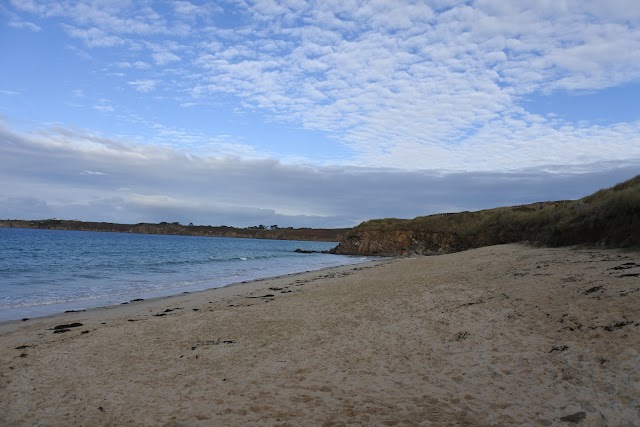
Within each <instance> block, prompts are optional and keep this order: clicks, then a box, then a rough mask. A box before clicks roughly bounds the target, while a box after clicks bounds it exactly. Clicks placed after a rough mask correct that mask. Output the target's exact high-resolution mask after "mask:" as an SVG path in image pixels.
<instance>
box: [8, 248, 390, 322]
mask: <svg viewBox="0 0 640 427" xmlns="http://www.w3.org/2000/svg"><path fill="white" fill-rule="evenodd" d="M340 256H341V255H340ZM353 258H358V259H361V260H362V259H368V260H365V261H359V262H353V263H347V264H343V265H338V266H327V267H322V268H319V269H312V270H305V271H299V272H292V273H284V274H277V275H275V276H266V277H262V278H255V279H246V280H241V281H238V282H231V283H226V284H222V285H219V286H214V287H209V288H205V289H196V290H188V291H184V292H180V289H179V288H173V289H171V290H167V289H153V290H152V289H149V290H146V291H140V292H135V293H134V292H131V294H130V298H131V299H129V300H127V299H126V298H123V299H122V300H121V302H116V301H115V299H116V297H115V296H103V297H101V298H99V300H98V301H100V302H97V303H92V301H93V300H91V299H85V300H77V301H67V302H58V303H54V304H45V305H36V306H25V307H12V308H7V309H0V314H2V316H0V325H2V324H3V323H6V322H15V321H29V320H33V319H39V318H44V317H51V316H56V315H61V314H65V313H79V312H86V311H90V310H96V309H105V308H108V307H115V306H120V305H128V304H131V303H139V302H142V301H151V300H155V299H162V298H171V297H176V296H181V295H185V294H193V293H198V292H206V291H211V290H215V289H221V288H224V287H227V286H235V285H241V284H248V283H252V282H254V281H263V280H269V279H277V278H281V277H286V276H290V275H295V274H303V273H310V272H314V271H323V270H325V269H331V268H340V267H343V266H344V267H348V266H351V265H360V264H365V263H369V262H375V261H376V260H381V259H382V258H380V257H372V256H364V255H356V256H353ZM189 289H191V288H189ZM166 292H178V293H168V294H165V295H162V294H164V293H166ZM158 294H159V295H158ZM148 295H150V296H148ZM108 299H111V300H114V301H112V302H102V301H103V300H108ZM96 304H97V305H96ZM3 310H6V311H7V312H15V313H16V314H14V315H12V316H15V317H14V318H12V319H5V320H3V317H4V314H3V313H1V312H2V311H3ZM38 312H42V313H44V314H39V313H38Z"/></svg>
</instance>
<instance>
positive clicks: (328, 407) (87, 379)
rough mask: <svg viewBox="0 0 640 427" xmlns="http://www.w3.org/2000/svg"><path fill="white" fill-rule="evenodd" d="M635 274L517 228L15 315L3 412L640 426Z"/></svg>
mask: <svg viewBox="0 0 640 427" xmlns="http://www.w3.org/2000/svg"><path fill="white" fill-rule="evenodd" d="M638 277H640V254H639V253H634V252H623V251H620V250H610V249H582V248H533V247H529V246H524V245H519V244H510V245H499V246H491V247H485V248H480V249H474V250H469V251H465V252H459V253H454V254H448V255H442V256H437V257H408V258H392V259H383V260H378V261H373V262H370V263H365V264H359V265H349V266H341V267H333V268H329V269H325V270H322V271H312V272H305V273H297V274H295V275H286V276H281V277H278V278H270V279H264V280H260V281H254V282H249V283H240V284H234V285H230V286H226V287H223V288H216V289H212V290H209V291H202V292H197V293H195V292H194V293H190V294H183V295H178V296H174V297H166V298H159V299H154V300H145V301H141V302H136V303H131V304H127V305H118V306H111V308H103V309H93V310H91V311H89V310H88V311H86V312H80V313H62V314H59V315H55V316H51V317H47V318H37V319H33V320H31V321H27V322H20V321H12V322H11V323H7V322H5V323H3V324H0V343H1V344H2V345H1V346H0V378H2V381H0V397H1V398H0V425H43V426H46V425H133V426H168V427H171V426H202V425H248V424H251V425H282V426H289V425H290V426H294V425H417V424H429V425H545V426H565V425H568V424H567V423H574V424H578V425H634V424H637V423H638V421H640V420H639V419H638V414H637V407H638V406H639V405H640V392H639V390H638V388H637V384H638V383H640V372H638V370H637V367H638V366H640V317H639V316H640V283H639V281H638ZM56 328H58V329H56ZM61 329H68V330H67V331H66V332H56V331H59V330H61Z"/></svg>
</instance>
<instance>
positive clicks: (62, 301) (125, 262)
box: [0, 228, 371, 322]
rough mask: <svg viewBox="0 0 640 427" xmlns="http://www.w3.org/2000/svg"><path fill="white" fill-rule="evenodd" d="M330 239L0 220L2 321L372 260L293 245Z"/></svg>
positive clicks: (326, 245) (318, 245) (317, 245)
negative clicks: (37, 225) (11, 224)
mask: <svg viewBox="0 0 640 427" xmlns="http://www.w3.org/2000/svg"><path fill="white" fill-rule="evenodd" d="M336 244H337V243H335V242H310V241H292V240H268V239H240V238H228V237H200V236H175V235H155V234H153V235H152V234H132V233H104V232H91V231H68V230H39V229H18V228H0V322H1V321H8V320H17V319H22V318H32V317H42V316H47V315H52V314H56V313H62V312H64V311H70V310H85V309H89V308H94V307H101V306H109V305H116V304H123V303H127V302H130V301H131V300H134V299H149V298H157V297H164V296H170V295H178V294H182V293H185V292H196V291H202V290H206V289H211V288H219V287H223V286H226V285H229V284H232V283H239V282H244V281H251V280H257V279H262V278H266V277H273V276H281V275H286V274H293V273H300V272H305V271H312V270H320V269H324V268H329V267H335V266H340V265H349V264H358V263H362V262H366V261H369V260H371V258H370V257H363V256H344V255H332V254H324V253H295V252H294V251H295V249H302V250H305V251H326V250H328V249H331V248H332V247H334V246H335V245H336Z"/></svg>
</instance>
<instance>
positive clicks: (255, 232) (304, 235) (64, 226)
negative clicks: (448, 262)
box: [0, 219, 350, 242]
mask: <svg viewBox="0 0 640 427" xmlns="http://www.w3.org/2000/svg"><path fill="white" fill-rule="evenodd" d="M0 227H4V228H31V229H46V230H76V231H99V232H111V233H137V234H166V235H177V236H204V237H235V238H246V239H273V240H303V241H316V242H339V241H341V240H342V239H343V237H344V236H345V235H346V234H347V233H348V232H349V231H350V229H348V228H335V229H325V228H292V227H288V228H279V227H277V226H270V227H266V226H256V227H250V228H236V227H229V226H224V225H223V226H210V225H192V224H190V225H182V224H179V223H177V222H174V223H168V222H161V223H158V224H153V223H139V224H117V223H111V222H87V221H74V220H64V219H44V220H20V219H15V220H9V219H6V220H0Z"/></svg>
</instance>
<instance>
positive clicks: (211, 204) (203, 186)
mask: <svg viewBox="0 0 640 427" xmlns="http://www.w3.org/2000/svg"><path fill="white" fill-rule="evenodd" d="M638 166H640V158H636V159H630V160H628V161H627V163H624V162H619V163H618V164H615V165H613V164H610V163H609V164H607V163H601V164H598V165H590V167H589V168H588V170H587V171H585V170H582V169H581V168H576V169H574V170H566V169H564V168H558V167H554V166H552V165H549V166H548V167H546V168H544V169H545V171H543V170H542V168H536V169H529V170H526V169H525V170H520V171H514V172H511V173H495V172H474V173H442V172H440V171H414V172H408V171H401V170H390V169H382V168H379V169H376V168H357V167H351V166H349V167H335V166H334V167H317V166H305V165H285V164H282V163H281V162H278V161H275V160H273V159H256V160H241V159H239V158H237V157H228V156H224V155H211V156H202V155H201V156H193V155H185V154H184V152H182V151H181V150H176V149H170V148H160V147H157V146H149V145H141V144H135V143H132V142H131V141H128V140H123V139H118V140H116V139H111V138H106V137H103V136H98V135H95V134H93V133H87V132H85V131H81V130H77V129H66V128H54V129H42V130H40V131H38V132H35V133H20V132H17V131H14V130H11V129H9V128H8V127H7V126H5V125H0V180H2V181H3V182H9V181H11V182H12V185H11V186H4V187H3V188H2V189H0V218H6V217H12V218H15V217H20V218H44V217H52V216H55V217H62V218H78V219H84V220H102V221H116V222H141V221H154V222H157V221H167V220H171V221H174V220H178V221H182V222H186V223H188V222H196V223H201V224H226V225H236V226H246V225H254V224H259V223H269V224H280V225H283V226H289V225H290V226H296V227H300V226H315V227H322V226H326V227H338V226H352V225H355V224H357V223H358V222H360V221H362V220H365V219H369V218H380V217H391V216H395V217H414V216H417V215H425V214H429V213H436V212H447V211H460V210H475V209H482V208H489V207H493V206H496V205H506V204H521V203H528V202H534V201H541V200H558V199H567V198H578V197H582V196H585V195H587V194H589V193H591V192H593V191H595V190H597V189H599V188H602V187H605V186H609V185H612V184H615V183H616V182H619V181H622V180H624V179H628V178H630V177H631V176H633V174H634V173H637V171H638ZM78 171H83V172H82V173H81V174H79V173H78ZM106 171H108V173H107V172H106ZM94 178H96V179H94ZM24 194H29V195H30V197H29V198H25V197H24Z"/></svg>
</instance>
